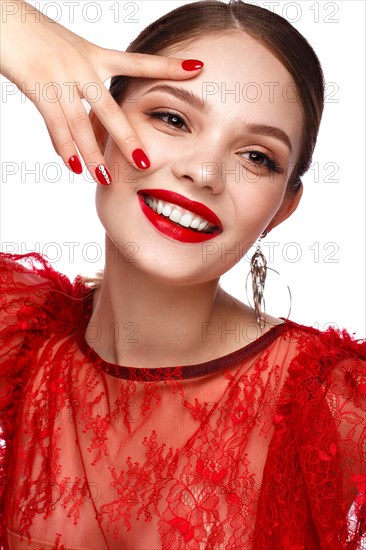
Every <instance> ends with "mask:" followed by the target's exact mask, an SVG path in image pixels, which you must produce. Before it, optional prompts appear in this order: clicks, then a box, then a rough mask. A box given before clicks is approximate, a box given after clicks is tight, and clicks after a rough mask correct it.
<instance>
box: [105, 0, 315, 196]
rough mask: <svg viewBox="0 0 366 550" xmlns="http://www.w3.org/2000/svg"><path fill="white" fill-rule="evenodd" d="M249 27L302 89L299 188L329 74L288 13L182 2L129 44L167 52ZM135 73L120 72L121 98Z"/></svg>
mask: <svg viewBox="0 0 366 550" xmlns="http://www.w3.org/2000/svg"><path fill="white" fill-rule="evenodd" d="M235 30H236V31H240V30H243V31H245V32H246V33H247V34H249V35H250V36H252V37H253V38H255V39H256V40H258V41H259V42H261V44H263V45H264V46H265V47H266V48H267V49H269V50H270V51H271V53H272V54H273V55H274V56H275V57H277V59H278V60H279V61H280V62H281V63H282V64H283V65H284V66H285V67H286V69H287V70H288V72H289V73H290V75H291V76H292V78H293V80H294V82H295V84H296V89H297V96H298V99H299V100H300V104H301V108H302V112H303V121H304V122H303V130H302V139H301V145H300V154H299V159H298V161H297V163H296V164H295V166H294V168H293V170H292V172H291V175H290V178H289V182H288V190H289V191H290V192H292V193H296V192H297V191H298V190H299V189H300V187H301V185H302V183H301V179H300V178H301V176H302V175H303V174H304V173H305V172H306V171H307V170H308V169H309V167H310V164H311V159H312V154H313V151H314V147H315V143H316V139H317V135H318V131H319V125H320V120H321V116H322V112H323V107H324V76H323V71H322V69H321V66H320V63H319V60H318V58H317V56H316V54H315V52H314V50H313V49H312V47H311V46H310V44H309V43H308V42H307V40H306V39H305V38H304V37H303V36H302V35H301V34H300V33H299V32H298V31H297V30H296V29H295V28H294V27H293V26H292V25H291V24H290V23H288V21H286V19H284V18H283V17H281V16H279V15H277V14H275V13H273V12H271V11H269V10H267V9H264V8H261V7H259V6H256V5H253V4H247V3H245V2H243V1H242V0H230V1H229V3H228V4H226V3H224V2H221V1H219V0H206V1H205V0H204V1H200V2H193V3H191V4H185V5H184V6H180V7H178V8H176V9H174V10H173V11H171V12H169V13H168V14H166V15H164V16H162V17H160V18H159V19H157V20H156V21H155V22H154V23H151V24H150V25H148V26H147V27H146V28H145V29H144V30H143V31H142V32H141V33H140V34H139V36H138V37H137V38H136V39H135V40H133V42H131V44H130V45H129V46H128V48H127V50H126V51H128V52H134V53H145V54H155V55H158V54H160V55H164V53H165V54H166V53H167V50H169V49H174V48H175V47H176V46H177V45H179V44H182V43H189V42H190V41H194V40H196V39H198V38H202V37H203V36H207V35H209V34H216V33H219V32H221V33H222V32H225V31H235ZM132 81H133V77H128V76H115V77H113V78H112V80H111V85H110V92H111V94H112V96H113V97H114V99H115V100H116V101H117V102H118V103H121V102H122V101H123V100H124V99H125V97H126V92H127V87H128V85H129V84H130V83H131V82H132Z"/></svg>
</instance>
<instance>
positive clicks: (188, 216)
mask: <svg viewBox="0 0 366 550" xmlns="http://www.w3.org/2000/svg"><path fill="white" fill-rule="evenodd" d="M144 198H145V202H146V204H147V205H148V206H150V208H151V209H152V210H154V212H157V213H158V214H160V215H163V216H165V217H166V218H169V219H170V220H171V221H172V222H175V223H178V224H179V225H182V226H183V227H191V228H192V229H197V230H198V231H209V230H211V229H213V228H214V227H215V226H214V225H213V224H211V223H209V222H208V221H207V220H205V219H204V218H201V216H197V215H196V214H193V213H192V212H190V211H189V210H185V209H183V208H181V207H180V206H176V205H174V204H170V203H167V202H164V201H162V200H160V199H159V200H158V199H153V198H152V197H149V196H148V195H145V197H144Z"/></svg>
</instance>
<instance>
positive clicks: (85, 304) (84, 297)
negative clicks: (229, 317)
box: [0, 253, 366, 550]
mask: <svg viewBox="0 0 366 550" xmlns="http://www.w3.org/2000/svg"><path fill="white" fill-rule="evenodd" d="M0 258H1V267H0V279H1V284H2V289H1V370H0V409H1V414H2V416H1V434H0V437H1V439H2V441H0V443H1V444H0V453H1V484H0V488H1V492H2V505H1V506H2V509H1V511H2V517H1V528H2V544H3V545H4V547H5V549H8V548H10V549H22V550H24V549H26V548H27V549H31V550H33V549H37V550H40V549H45V550H46V549H51V548H52V549H55V550H56V549H57V550H70V549H92V550H102V549H113V550H117V549H118V550H121V549H122V550H126V549H134V550H136V549H139V550H145V549H146V550H153V549H171V550H179V549H189V550H193V549H197V550H201V549H212V550H222V549H225V550H227V549H232V550H233V549H235V550H237V549H240V550H246V549H250V550H265V549H268V550H276V549H279V550H282V549H291V550H300V549H301V550H302V549H303V550H315V549H327V550H337V549H344V548H347V549H352V550H355V549H356V548H358V545H359V544H360V541H361V536H362V532H364V531H365V523H364V522H365V506H366V505H365V476H364V474H365V471H364V463H363V455H362V444H364V443H365V424H364V419H365V416H364V412H365V409H366V380H365V355H366V343H361V342H357V341H355V340H354V339H353V338H352V337H351V336H350V335H349V334H348V333H347V332H346V331H345V330H343V331H336V330H334V329H332V328H329V329H328V330H327V331H326V332H319V331H318V330H315V329H313V328H309V327H304V326H301V325H299V324H296V323H294V322H292V321H285V322H284V323H283V324H282V325H278V326H275V327H273V328H272V329H271V330H270V331H269V332H267V333H265V334H264V335H262V336H261V337H259V338H258V339H257V340H255V341H253V342H252V343H250V344H248V345H247V346H245V347H243V348H242V349H241V350H238V351H236V352H234V353H231V354H229V355H227V356H225V357H223V358H220V359H217V360H213V361H209V362H207V363H204V364H200V365H191V366H181V367H179V366H178V367H161V368H156V369H138V365H136V368H128V367H121V366H118V365H111V364H109V363H106V362H105V361H103V360H102V359H101V358H100V357H99V356H98V355H97V354H96V353H95V352H94V351H93V350H92V348H91V347H89V346H88V344H87V343H86V341H85V339H84V334H85V327H86V324H87V322H88V319H89V318H90V315H91V311H92V309H91V308H92V298H93V290H92V289H90V288H88V287H87V286H86V285H84V284H82V283H81V281H80V279H79V278H76V279H75V281H74V283H71V282H70V281H69V279H68V278H67V277H66V276H65V275H62V274H60V273H57V272H56V271H54V270H53V268H52V267H51V266H50V265H49V264H48V263H47V262H46V260H45V259H44V258H43V257H42V256H40V255H39V254H36V253H33V254H26V255H22V256H20V255H10V254H2V255H1V256H0ZM351 506H353V511H352V513H349V509H350V507H351Z"/></svg>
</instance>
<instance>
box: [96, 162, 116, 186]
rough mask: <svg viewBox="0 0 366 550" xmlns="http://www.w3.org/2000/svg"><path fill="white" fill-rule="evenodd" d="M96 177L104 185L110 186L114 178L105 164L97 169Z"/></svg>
mask: <svg viewBox="0 0 366 550" xmlns="http://www.w3.org/2000/svg"><path fill="white" fill-rule="evenodd" d="M95 175H96V176H97V178H98V181H99V183H101V184H102V185H110V184H111V183H112V176H111V175H110V173H109V172H108V170H107V168H106V166H104V164H100V165H99V166H97V168H96V169H95Z"/></svg>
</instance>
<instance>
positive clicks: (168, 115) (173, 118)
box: [145, 111, 187, 130]
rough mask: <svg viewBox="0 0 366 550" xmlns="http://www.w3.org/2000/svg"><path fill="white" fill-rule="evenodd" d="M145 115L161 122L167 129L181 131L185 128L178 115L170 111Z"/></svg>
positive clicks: (151, 112)
mask: <svg viewBox="0 0 366 550" xmlns="http://www.w3.org/2000/svg"><path fill="white" fill-rule="evenodd" d="M145 114H146V115H148V116H149V117H151V118H156V119H159V120H161V121H162V122H163V123H164V124H165V125H166V126H169V128H174V129H177V130H183V127H184V126H185V127H186V128H187V124H186V123H185V121H184V120H183V118H182V117H181V116H180V115H178V113H172V112H170V111H147V112H146V113H145ZM164 119H166V120H164Z"/></svg>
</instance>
